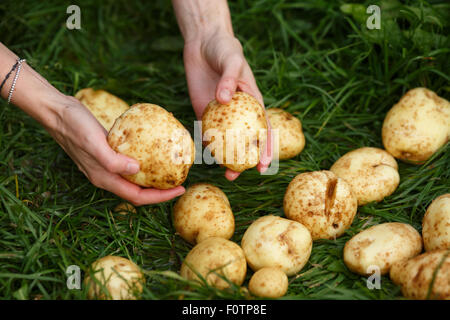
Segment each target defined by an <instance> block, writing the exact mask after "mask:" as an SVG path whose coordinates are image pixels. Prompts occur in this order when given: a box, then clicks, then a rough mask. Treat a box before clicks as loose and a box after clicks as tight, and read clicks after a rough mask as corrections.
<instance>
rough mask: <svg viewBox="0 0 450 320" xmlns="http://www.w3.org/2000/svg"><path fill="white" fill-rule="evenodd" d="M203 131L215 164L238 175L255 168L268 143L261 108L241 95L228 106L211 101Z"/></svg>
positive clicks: (256, 102) (249, 96) (234, 98)
mask: <svg viewBox="0 0 450 320" xmlns="http://www.w3.org/2000/svg"><path fill="white" fill-rule="evenodd" d="M202 132H203V135H204V140H205V144H206V145H207V146H208V148H209V150H210V152H211V155H212V156H214V158H215V159H216V161H217V163H219V164H223V165H224V166H225V167H227V168H229V169H231V170H233V171H237V172H242V171H244V170H247V169H250V168H253V167H256V165H257V164H258V162H259V159H260V155H261V153H262V148H264V147H265V144H266V140H267V120H266V116H265V112H264V109H263V107H262V106H261V105H260V104H259V103H258V101H257V100H256V99H255V98H254V97H252V96H251V95H249V94H247V93H244V92H236V93H235V94H234V95H233V98H232V100H231V102H230V103H229V104H220V103H218V102H217V101H216V100H213V101H211V102H210V103H209V104H208V106H207V108H206V109H205V112H204V113H203V117H202Z"/></svg>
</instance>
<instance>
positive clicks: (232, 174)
mask: <svg viewBox="0 0 450 320" xmlns="http://www.w3.org/2000/svg"><path fill="white" fill-rule="evenodd" d="M240 174H241V173H240V172H236V171H233V170H231V169H227V170H226V171H225V178H227V179H228V180H229V181H233V180H236V179H237V177H239V175H240Z"/></svg>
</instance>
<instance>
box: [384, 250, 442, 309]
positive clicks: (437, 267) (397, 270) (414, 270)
mask: <svg viewBox="0 0 450 320" xmlns="http://www.w3.org/2000/svg"><path fill="white" fill-rule="evenodd" d="M389 276H390V278H391V280H392V281H393V282H394V283H396V284H398V285H400V286H401V288H402V293H403V295H404V296H405V297H406V298H408V299H417V300H424V299H438V300H450V250H445V249H439V250H434V251H430V252H426V253H423V254H421V255H420V256H417V257H415V258H412V259H409V260H405V261H399V262H397V263H395V264H394V265H393V266H392V268H391V271H390V273H389Z"/></svg>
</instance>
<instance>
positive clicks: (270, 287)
mask: <svg viewBox="0 0 450 320" xmlns="http://www.w3.org/2000/svg"><path fill="white" fill-rule="evenodd" d="M288 285H289V282H288V277H287V275H286V273H284V272H283V270H281V269H280V268H275V267H266V268H262V269H259V270H258V271H256V272H255V273H254V274H253V276H252V277H251V278H250V282H249V284H248V288H249V290H250V292H251V293H252V294H253V295H255V296H257V297H261V298H279V297H282V296H284V295H285V294H286V292H287V289H288Z"/></svg>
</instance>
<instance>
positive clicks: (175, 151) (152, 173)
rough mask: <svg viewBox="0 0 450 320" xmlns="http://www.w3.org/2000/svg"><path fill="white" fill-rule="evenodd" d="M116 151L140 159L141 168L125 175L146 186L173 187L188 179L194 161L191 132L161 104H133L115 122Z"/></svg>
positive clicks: (113, 139)
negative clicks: (135, 172)
mask: <svg viewBox="0 0 450 320" xmlns="http://www.w3.org/2000/svg"><path fill="white" fill-rule="evenodd" d="M108 143H109V145H110V146H111V148H112V149H114V151H116V152H119V153H121V154H124V155H126V156H129V157H131V158H134V159H136V160H137V161H138V162H139V165H140V171H139V172H138V173H137V174H134V175H126V176H124V178H125V179H127V180H129V181H131V182H133V183H135V184H138V185H140V186H143V187H151V188H156V189H170V188H174V187H176V186H179V185H180V184H182V183H183V182H184V180H185V179H186V177H187V175H188V172H189V168H190V167H191V166H192V163H193V162H194V155H195V149H194V142H193V141H192V138H191V136H190V134H189V132H188V131H187V130H186V129H185V128H184V127H183V125H182V124H181V123H180V122H179V121H178V120H177V119H176V118H175V117H174V116H173V115H172V114H171V113H169V112H167V111H166V110H165V109H163V108H161V107H160V106H157V105H154V104H149V103H139V104H135V105H133V106H132V107H131V108H130V109H129V110H128V111H126V112H125V113H124V114H122V115H121V116H120V117H119V118H118V119H117V120H116V122H115V123H114V126H113V127H112V128H111V130H110V132H109V134H108Z"/></svg>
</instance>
